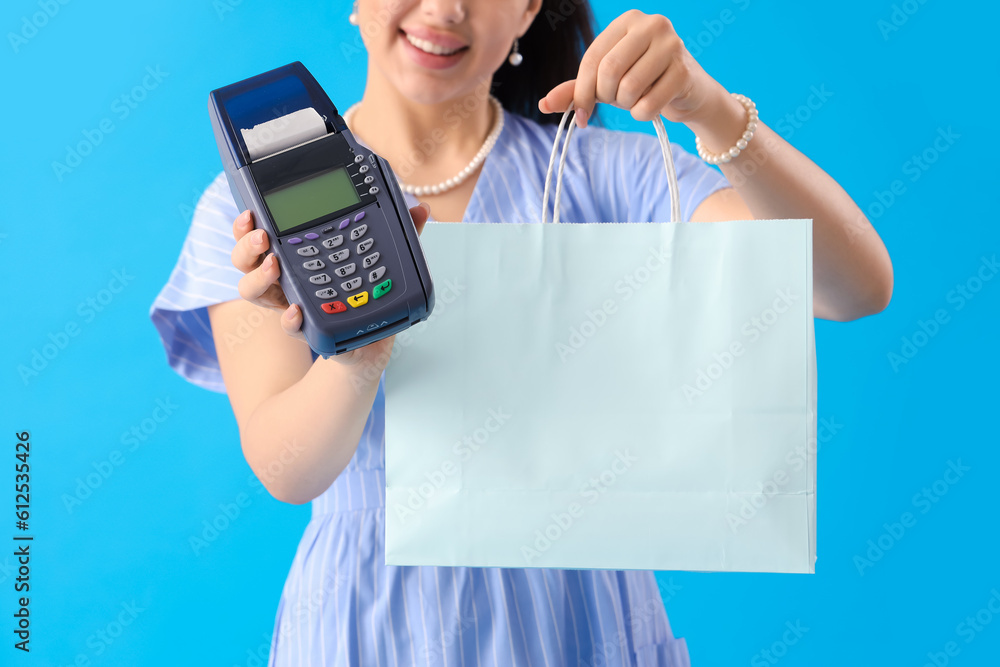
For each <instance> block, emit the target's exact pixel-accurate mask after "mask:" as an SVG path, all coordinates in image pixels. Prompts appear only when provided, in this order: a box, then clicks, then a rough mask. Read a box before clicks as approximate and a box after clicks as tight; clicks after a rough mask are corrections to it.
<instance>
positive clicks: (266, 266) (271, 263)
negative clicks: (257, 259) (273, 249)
mask: <svg viewBox="0 0 1000 667" xmlns="http://www.w3.org/2000/svg"><path fill="white" fill-rule="evenodd" d="M261 266H263V267H264V270H265V271H267V270H268V269H270V268H271V267H272V266H274V253H271V254H270V255H268V256H267V257H265V258H264V263H263V264H262V265H261Z"/></svg>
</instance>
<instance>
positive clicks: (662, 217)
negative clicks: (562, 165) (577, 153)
mask: <svg viewBox="0 0 1000 667" xmlns="http://www.w3.org/2000/svg"><path fill="white" fill-rule="evenodd" d="M614 134H616V135H618V141H615V142H613V143H611V142H609V144H610V145H609V150H607V151H605V153H604V154H605V159H604V161H603V163H604V170H603V171H604V172H605V173H603V174H601V175H600V176H598V177H597V178H596V180H595V185H596V186H597V187H606V188H608V189H609V190H608V192H607V193H606V196H605V197H603V198H602V199H603V200H604V201H605V202H607V203H608V205H609V206H610V207H612V210H609V211H607V212H606V218H607V219H609V220H619V221H621V222H669V221H670V186H669V183H668V180H667V172H666V168H665V167H664V165H663V152H662V150H661V149H660V142H659V139H657V137H656V135H655V134H648V133H645V132H615V133H614ZM670 149H671V153H672V154H673V158H674V168H675V169H676V170H677V186H678V189H679V190H680V203H681V220H683V221H688V220H690V219H691V214H692V213H694V210H695V209H696V208H698V205H699V204H701V202H702V201H704V200H705V198H706V197H708V196H709V195H710V194H712V193H713V192H716V191H717V190H721V189H723V188H727V187H731V186H730V183H729V181H728V180H726V177H725V176H723V175H722V173H721V172H720V171H718V170H717V169H714V168H713V167H711V166H709V165H708V164H706V163H705V162H703V161H702V160H701V159H700V158H699V157H698V156H696V155H692V154H691V153H689V152H687V151H686V150H684V148H683V147H681V146H680V145H679V144H676V143H674V142H672V141H671V142H670Z"/></svg>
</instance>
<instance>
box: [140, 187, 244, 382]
mask: <svg viewBox="0 0 1000 667" xmlns="http://www.w3.org/2000/svg"><path fill="white" fill-rule="evenodd" d="M239 213H240V211H239V210H237V207H236V202H235V201H234V200H233V196H232V194H231V193H230V191H229V184H228V183H227V182H226V175H225V172H223V173H221V174H219V176H217V177H216V179H215V180H214V181H213V182H212V184H211V185H209V186H208V188H206V189H205V192H204V193H203V194H202V196H201V198H200V199H199V200H198V205H197V206H196V207H195V211H194V216H193V217H192V219H191V227H190V229H189V230H188V234H187V238H186V239H185V240H184V245H183V247H182V248H181V253H180V257H179V258H178V260H177V264H176V266H174V270H173V272H171V274H170V279H169V280H168V281H167V283H166V285H164V286H163V289H161V290H160V293H159V295H158V296H157V297H156V300H155V301H154V302H153V305H152V307H151V308H150V310H149V316H150V318H151V319H152V320H153V324H154V325H155V326H156V329H157V331H158V332H159V334H160V340H161V341H162V342H163V347H164V349H165V350H166V353H167V362H168V363H169V364H170V366H171V368H173V369H174V370H175V371H177V372H178V373H179V374H180V375H181V376H182V377H184V378H185V379H187V380H188V381H190V382H192V383H194V384H196V385H198V386H200V387H204V388H205V389H209V390H211V391H216V392H219V393H225V392H226V388H225V385H224V384H223V381H222V374H221V372H220V370H219V360H218V357H217V356H216V352H215V342H214V339H213V338H212V329H211V325H210V323H209V319H208V312H207V308H208V306H211V305H212V304H216V303H222V302H223V301H230V300H232V299H239V298H240V295H239V291H238V289H237V283H238V281H239V279H240V278H241V277H242V276H243V274H242V273H241V272H240V271H238V270H237V269H236V267H234V266H233V264H232V258H231V253H232V250H233V248H234V247H235V245H236V240H235V239H234V238H233V220H235V219H236V216H237V215H239Z"/></svg>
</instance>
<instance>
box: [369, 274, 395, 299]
mask: <svg viewBox="0 0 1000 667" xmlns="http://www.w3.org/2000/svg"><path fill="white" fill-rule="evenodd" d="M391 289H392V279H391V278H390V279H389V280H386V281H385V282H384V283H379V284H378V285H376V286H375V289H373V290H372V297H374V298H376V299H377V298H379V297H380V296H382V295H383V294H388V293H389V290H391Z"/></svg>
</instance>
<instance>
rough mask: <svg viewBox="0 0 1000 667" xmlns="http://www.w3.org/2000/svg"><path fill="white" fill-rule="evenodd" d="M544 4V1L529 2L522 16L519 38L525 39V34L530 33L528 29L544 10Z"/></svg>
mask: <svg viewBox="0 0 1000 667" xmlns="http://www.w3.org/2000/svg"><path fill="white" fill-rule="evenodd" d="M543 2H544V0H528V6H527V7H525V8H524V13H523V14H522V16H521V28H520V30H518V32H517V36H518V37H523V36H524V33H526V32H528V28H530V27H531V24H532V23H533V22H534V21H535V17H536V16H538V12H540V11H541V10H542V3H543Z"/></svg>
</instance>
